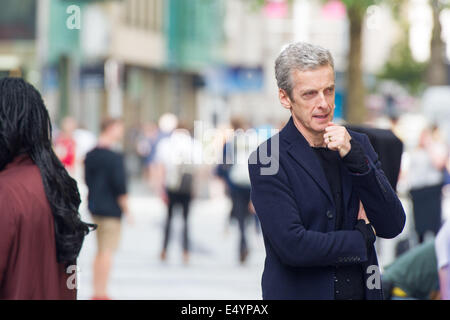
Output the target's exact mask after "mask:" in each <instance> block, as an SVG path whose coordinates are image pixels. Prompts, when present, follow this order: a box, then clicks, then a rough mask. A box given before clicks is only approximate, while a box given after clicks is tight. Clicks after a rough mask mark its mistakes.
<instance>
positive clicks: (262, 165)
mask: <svg viewBox="0 0 450 320" xmlns="http://www.w3.org/2000/svg"><path fill="white" fill-rule="evenodd" d="M349 133H350V135H351V137H352V139H355V140H357V141H358V142H359V143H360V144H361V146H362V147H363V150H364V151H365V153H366V156H367V159H368V162H369V167H370V169H369V171H368V172H367V173H364V174H353V173H351V172H349V171H348V170H347V168H346V167H345V166H344V165H343V164H342V163H340V168H341V169H340V170H341V174H342V196H343V201H344V219H343V228H342V230H339V231H335V220H336V206H335V204H334V200H333V197H332V193H331V191H330V187H329V184H328V182H327V179H326V177H325V173H324V170H323V168H322V166H321V164H320V161H319V159H318V158H317V156H316V154H315V153H314V151H313V150H312V149H311V147H310V146H309V144H308V142H307V141H306V139H305V138H304V137H303V135H302V134H301V133H300V132H299V131H298V129H297V128H296V127H295V125H294V123H293V120H292V118H291V119H290V121H289V123H288V124H287V125H286V126H285V127H284V128H283V130H282V131H281V132H280V133H279V134H277V135H275V136H273V137H272V138H270V139H269V140H267V141H266V142H265V143H263V144H261V145H260V146H259V148H258V150H257V151H255V152H254V153H253V154H252V155H251V156H250V159H249V172H250V179H251V185H252V196H251V197H252V202H253V204H254V206H255V209H256V213H257V215H258V217H259V219H260V221H261V227H262V231H263V236H264V243H265V247H266V260H265V266H264V272H263V277H262V294H263V299H269V300H272V299H274V300H275V299H286V300H293V299H330V300H331V299H334V282H333V276H334V270H335V267H336V266H339V265H349V264H362V266H363V270H364V273H365V277H364V279H365V282H367V279H369V277H370V279H373V277H371V276H373V275H374V271H373V268H372V269H370V268H369V269H368V267H369V266H378V261H377V256H376V252H375V248H374V246H371V248H370V249H369V250H368V249H367V248H366V243H365V241H364V238H363V236H362V234H361V233H360V232H359V231H357V230H355V229H354V226H355V224H356V222H357V216H358V211H359V201H360V200H361V201H362V203H363V205H364V208H365V210H366V214H367V217H368V219H369V220H370V222H371V224H372V225H373V227H374V228H375V230H376V233H377V236H378V237H381V238H386V239H391V238H394V237H396V236H397V235H399V234H400V233H401V232H402V230H403V227H404V225H405V212H404V210H403V207H402V205H401V203H400V200H399V199H398V197H397V195H396V193H395V192H394V190H393V189H392V187H391V186H390V184H389V182H388V180H387V178H386V176H385V175H384V173H383V171H382V170H381V169H380V166H381V163H380V161H379V160H378V156H377V154H376V153H375V151H374V149H373V147H372V146H371V144H370V142H369V139H368V137H367V136H366V135H364V134H360V133H357V132H354V131H350V130H349ZM267 155H268V156H270V157H267ZM268 159H270V160H268ZM366 271H367V272H366ZM365 287H366V298H367V299H382V298H383V295H382V290H381V289H377V288H374V289H369V287H368V286H366V285H365ZM371 287H373V286H371Z"/></svg>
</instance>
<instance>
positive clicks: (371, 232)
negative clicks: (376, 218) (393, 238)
mask: <svg viewBox="0 0 450 320" xmlns="http://www.w3.org/2000/svg"><path fill="white" fill-rule="evenodd" d="M355 230H358V231H359V232H361V234H362V236H363V238H364V241H365V243H366V247H367V249H369V248H371V247H372V245H373V244H374V243H375V240H376V235H375V229H374V228H373V227H372V225H371V224H370V223H366V221H365V220H362V219H360V220H358V222H357V223H356V225H355Z"/></svg>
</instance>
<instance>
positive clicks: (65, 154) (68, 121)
mask: <svg viewBox="0 0 450 320" xmlns="http://www.w3.org/2000/svg"><path fill="white" fill-rule="evenodd" d="M77 126H78V125H77V122H76V120H75V119H74V118H72V117H66V118H64V119H63V120H62V123H61V130H60V132H59V134H58V135H57V137H56V139H55V143H54V145H55V153H56V155H57V156H58V158H59V159H60V160H61V163H62V164H63V165H64V167H65V168H66V169H67V171H69V173H70V174H72V175H73V174H74V170H75V160H76V148H77V145H76V141H75V138H74V132H75V130H76V129H77Z"/></svg>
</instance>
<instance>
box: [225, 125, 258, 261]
mask: <svg viewBox="0 0 450 320" xmlns="http://www.w3.org/2000/svg"><path fill="white" fill-rule="evenodd" d="M231 126H232V128H233V131H234V134H233V136H232V137H231V138H230V139H229V140H228V141H227V142H226V143H225V145H224V149H223V163H222V164H220V165H218V167H217V169H216V173H217V175H218V176H219V177H221V178H222V179H223V180H224V182H225V184H226V186H227V193H228V194H229V195H230V198H231V202H232V207H231V211H230V221H231V220H232V219H233V218H234V219H236V220H237V222H238V226H239V235H240V240H239V250H238V252H239V261H240V263H244V262H245V261H246V260H247V257H248V254H249V247H248V241H247V232H246V226H247V222H248V218H249V217H250V216H251V214H252V213H253V212H254V210H253V206H252V204H251V201H250V178H249V175H248V167H247V159H248V156H249V155H250V153H249V151H250V152H251V151H253V150H254V149H256V145H254V146H250V145H249V143H250V142H252V141H255V139H251V138H250V137H247V136H246V135H245V131H244V130H246V129H247V124H246V123H245V120H244V119H243V118H241V117H234V118H232V119H231ZM255 134H256V133H255Z"/></svg>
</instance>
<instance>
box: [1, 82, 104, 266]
mask: <svg viewBox="0 0 450 320" xmlns="http://www.w3.org/2000/svg"><path fill="white" fill-rule="evenodd" d="M0 150H1V151H0V170H3V169H4V168H5V166H6V165H7V164H8V163H10V162H11V161H12V160H13V159H14V158H15V157H16V156H17V155H19V154H23V153H27V154H28V155H29V156H30V158H31V159H32V160H33V161H34V163H35V164H36V165H37V166H38V168H39V171H40V173H41V176H42V182H43V184H44V189H45V194H46V195H47V199H48V201H49V203H50V207H51V210H52V213H53V216H54V219H55V240H56V258H57V260H58V262H59V263H65V264H72V263H75V261H76V259H77V257H78V255H79V253H80V250H81V247H82V245H83V241H84V237H85V236H86V235H87V234H88V233H89V232H90V231H91V229H92V230H95V228H96V226H95V225H93V224H88V223H85V222H83V221H81V218H80V214H79V212H78V208H79V206H80V202H81V200H80V194H79V192H78V187H77V183H76V181H75V180H74V179H72V178H71V177H70V176H69V174H68V173H67V171H66V169H65V168H64V166H63V165H62V164H61V162H60V161H59V159H58V158H57V156H56V155H55V153H54V151H53V148H52V126H51V122H50V117H49V114H48V111H47V108H46V107H45V105H44V102H43V100H42V97H41V95H40V93H39V92H38V91H37V90H36V89H35V88H34V87H33V86H32V85H31V84H29V83H27V82H25V81H24V80H23V79H20V78H10V77H6V78H2V79H0Z"/></svg>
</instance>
